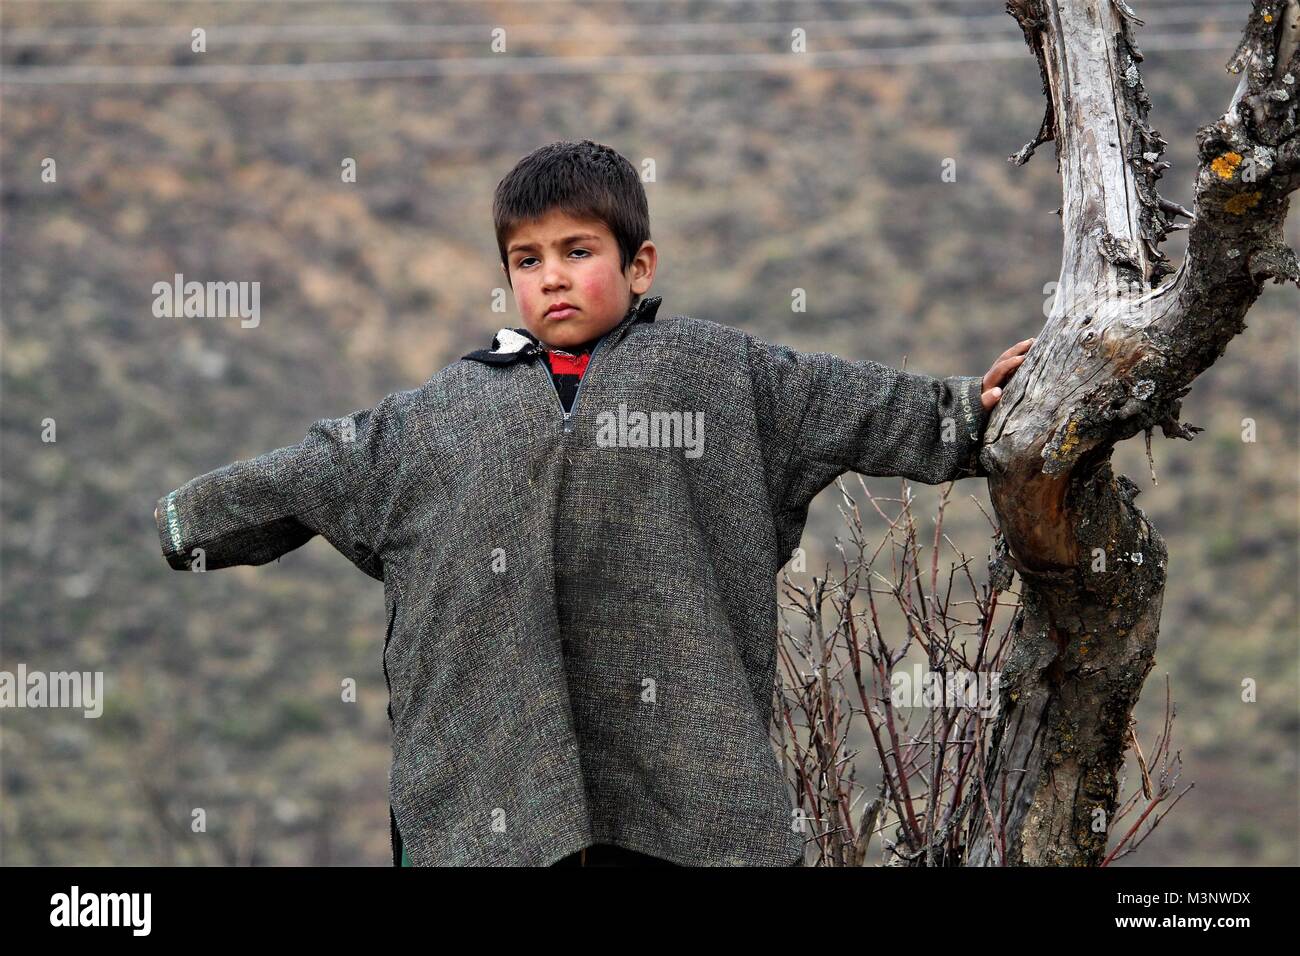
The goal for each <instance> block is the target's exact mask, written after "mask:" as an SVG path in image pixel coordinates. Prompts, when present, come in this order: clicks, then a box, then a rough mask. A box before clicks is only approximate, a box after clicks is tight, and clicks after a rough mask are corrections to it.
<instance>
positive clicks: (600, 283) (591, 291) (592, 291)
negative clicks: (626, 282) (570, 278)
mask: <svg viewBox="0 0 1300 956" xmlns="http://www.w3.org/2000/svg"><path fill="white" fill-rule="evenodd" d="M579 287H580V288H581V289H582V297H583V300H584V301H586V302H591V303H596V302H604V301H605V299H606V298H608V297H609V282H608V281H607V280H606V279H605V278H604V277H603V276H592V277H589V278H588V277H584V278H583V279H582V280H581V282H580V283H579Z"/></svg>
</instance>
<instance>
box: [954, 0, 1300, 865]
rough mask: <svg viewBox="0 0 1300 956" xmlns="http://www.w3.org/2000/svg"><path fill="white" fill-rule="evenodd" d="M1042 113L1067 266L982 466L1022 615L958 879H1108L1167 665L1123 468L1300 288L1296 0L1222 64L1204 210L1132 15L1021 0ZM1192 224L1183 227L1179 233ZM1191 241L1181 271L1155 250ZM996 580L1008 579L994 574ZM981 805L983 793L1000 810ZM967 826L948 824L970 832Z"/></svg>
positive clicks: (1085, 0) (1257, 17)
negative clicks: (1170, 196) (1127, 791)
mask: <svg viewBox="0 0 1300 956" xmlns="http://www.w3.org/2000/svg"><path fill="white" fill-rule="evenodd" d="M1007 10H1008V12H1009V13H1011V14H1012V16H1014V17H1015V18H1016V20H1017V21H1018V22H1019V23H1020V25H1021V28H1022V30H1023V32H1024V35H1025V39H1026V41H1027V42H1028V44H1029V46H1030V48H1031V49H1032V50H1033V51H1034V53H1035V55H1036V56H1037V58H1038V62H1039V66H1040V70H1041V73H1042V77H1043V84H1044V92H1045V94H1046V95H1047V97H1048V100H1049V103H1048V107H1047V112H1046V116H1045V117H1044V120H1043V124H1042V128H1041V129H1040V131H1039V133H1038V135H1037V136H1036V137H1035V139H1034V141H1033V142H1031V143H1029V144H1027V145H1026V146H1025V147H1024V148H1023V149H1022V150H1021V151H1020V152H1019V153H1018V154H1017V155H1016V156H1013V157H1011V160H1012V162H1014V163H1016V164H1017V165H1019V164H1022V163H1024V162H1025V161H1027V160H1028V159H1029V157H1030V156H1031V155H1032V154H1033V152H1034V149H1035V148H1036V147H1037V146H1038V145H1039V144H1040V143H1044V142H1046V141H1048V140H1049V139H1050V140H1054V141H1055V144H1056V155H1057V168H1058V171H1059V172H1060V174H1061V179H1062V191H1063V195H1064V201H1063V203H1062V207H1061V210H1060V212H1061V221H1062V228H1063V232H1064V255H1063V258H1062V264H1061V277H1060V281H1059V283H1058V289H1057V297H1056V302H1055V306H1054V308H1053V310H1052V313H1051V316H1050V318H1049V319H1048V321H1047V323H1046V324H1045V326H1044V327H1043V330H1042V331H1041V332H1039V333H1038V335H1037V337H1036V338H1037V341H1036V342H1035V343H1034V346H1033V347H1032V348H1031V350H1030V352H1029V354H1028V358H1027V359H1026V361H1025V362H1024V364H1023V365H1022V366H1021V367H1020V368H1019V370H1018V371H1017V373H1016V375H1015V376H1014V377H1013V378H1012V379H1011V381H1010V382H1009V383H1008V385H1007V388H1006V392H1005V394H1004V395H1003V397H1002V400H1001V401H1000V402H999V404H998V405H997V406H996V408H995V410H994V413H993V415H992V418H991V419H990V421H989V425H988V431H987V438H986V442H987V444H986V447H985V449H984V451H983V453H982V454H983V459H982V460H983V462H984V465H985V467H986V468H987V469H988V470H989V473H990V477H989V489H990V496H991V499H992V503H993V506H994V509H995V510H996V513H997V517H998V521H999V524H1000V526H1001V531H1002V537H1001V540H1000V545H999V547H1000V554H1001V557H1000V558H998V559H997V561H996V562H995V564H998V563H1005V565H1006V566H1008V567H1009V568H1011V569H1014V570H1015V571H1016V572H1017V573H1019V574H1020V576H1021V580H1022V583H1023V586H1022V588H1021V599H1022V600H1021V609H1020V611H1019V612H1018V614H1017V619H1016V620H1015V622H1014V630H1015V639H1014V645H1013V648H1012V650H1011V653H1010V656H1009V658H1008V663H1007V666H1006V669H1005V671H1004V672H1003V675H1002V683H1001V705H1000V711H999V714H998V717H997V723H996V725H995V727H994V730H993V735H992V738H991V746H990V753H989V759H988V766H987V771H986V774H985V776H984V783H985V786H984V787H983V788H975V789H974V790H973V791H972V793H971V796H970V799H969V800H968V801H967V803H966V806H965V807H963V809H962V812H961V817H962V820H961V821H958V822H959V823H960V825H962V826H963V827H965V828H966V838H965V840H964V841H963V852H962V854H961V859H946V860H943V862H945V863H948V864H964V865H968V866H985V865H1000V864H1030V865H1070V866H1088V865H1097V864H1099V863H1100V862H1102V860H1103V858H1104V856H1105V850H1106V843H1107V836H1108V831H1109V828H1110V826H1109V824H1110V820H1111V818H1112V816H1113V814H1114V812H1115V809H1116V804H1117V798H1118V794H1117V789H1118V785H1117V775H1118V772H1119V771H1120V769H1121V768H1122V766H1123V762H1124V755H1125V752H1126V750H1127V747H1128V739H1129V721H1130V716H1131V713H1132V710H1133V706H1134V704H1135V703H1136V701H1137V698H1138V695H1139V693H1140V692H1141V690H1142V685H1143V682H1144V681H1145V679H1146V676H1147V673H1148V672H1149V671H1150V669H1151V667H1152V664H1153V663H1154V655H1155V646H1156V638H1157V634H1158V632H1159V625H1160V609H1161V602H1162V598H1163V595H1164V583H1165V571H1166V561H1165V558H1166V552H1165V547H1164V544H1163V542H1162V540H1161V538H1160V535H1159V533H1158V532H1157V531H1156V529H1155V528H1153V527H1152V526H1151V524H1150V522H1148V521H1147V519H1146V516H1145V515H1144V514H1143V513H1142V511H1141V509H1139V508H1138V507H1137V506H1136V505H1135V504H1134V498H1135V497H1136V496H1137V493H1138V488H1137V486H1136V485H1135V484H1134V483H1133V482H1132V481H1130V480H1129V479H1128V478H1127V477H1125V476H1123V475H1118V476H1117V475H1115V474H1114V473H1113V472H1112V470H1111V465H1110V458H1111V449H1112V448H1113V447H1114V446H1115V444H1116V443H1117V442H1120V441H1123V440H1125V439H1128V438H1132V437H1134V436H1135V435H1137V434H1138V433H1139V432H1145V438H1146V441H1147V443H1148V448H1149V445H1150V441H1151V433H1152V429H1153V428H1155V427H1156V426H1159V427H1160V429H1161V431H1162V433H1163V434H1164V435H1165V436H1166V437H1178V438H1185V439H1191V438H1192V437H1193V436H1194V434H1195V432H1197V431H1199V430H1200V429H1198V428H1196V427H1195V426H1188V425H1184V424H1180V423H1179V421H1178V416H1179V412H1180V404H1181V402H1180V399H1181V398H1182V396H1184V395H1186V394H1187V392H1188V391H1189V390H1190V387H1191V386H1190V383H1191V382H1192V380H1193V379H1195V378H1196V376H1197V375H1199V374H1200V373H1201V372H1202V371H1204V370H1205V369H1206V368H1208V367H1209V366H1210V365H1211V364H1212V363H1213V362H1214V360H1215V359H1216V358H1218V357H1219V356H1220V355H1222V354H1223V351H1224V349H1225V348H1226V346H1227V344H1228V342H1229V340H1231V339H1232V337H1233V336H1235V335H1237V334H1238V333H1239V332H1241V331H1242V330H1243V329H1244V328H1245V322H1244V321H1243V320H1244V317H1245V315H1246V312H1247V310H1248V309H1249V308H1250V306H1251V305H1252V303H1253V302H1254V301H1255V298H1256V297H1257V296H1258V295H1259V292H1260V290H1261V289H1262V287H1263V284H1264V282H1265V281H1266V280H1267V279H1269V278H1272V279H1273V280H1274V281H1277V282H1282V281H1293V282H1296V283H1297V284H1300V268H1298V266H1297V261H1296V257H1295V255H1294V254H1293V253H1292V251H1291V250H1290V249H1288V248H1287V247H1286V245H1285V244H1284V243H1283V241H1282V238H1281V236H1282V224H1283V222H1284V220H1285V217H1286V212H1287V207H1288V205H1289V195H1290V193H1291V192H1292V191H1293V190H1294V189H1295V188H1296V186H1297V185H1300V132H1298V130H1297V127H1298V121H1300V111H1298V110H1297V102H1298V97H1300V52H1298V44H1297V38H1298V37H1300V0H1255V2H1254V10H1253V12H1252V13H1251V15H1250V18H1249V23H1248V25H1247V27H1246V30H1245V35H1244V37H1243V40H1242V44H1241V45H1240V46H1239V48H1238V50H1237V52H1236V53H1235V54H1234V56H1233V58H1232V60H1231V61H1230V62H1229V64H1228V69H1229V70H1230V71H1231V72H1233V73H1241V81H1240V84H1239V85H1238V87H1237V90H1236V93H1235V94H1234V96H1233V97H1232V99H1231V102H1230V104H1229V106H1228V109H1227V112H1226V113H1225V114H1224V115H1223V116H1222V117H1221V118H1220V119H1218V120H1217V121H1216V122H1214V123H1212V124H1210V125H1208V126H1205V127H1203V128H1202V129H1201V130H1199V132H1198V133H1197V143H1198V146H1199V169H1198V171H1197V181H1196V200H1195V205H1194V209H1193V210H1192V212H1191V213H1189V212H1188V211H1187V210H1185V209H1182V208H1181V207H1178V206H1177V205H1176V204H1174V203H1170V202H1168V201H1166V200H1163V199H1161V198H1160V196H1159V195H1158V194H1157V192H1156V180H1157V179H1158V178H1159V177H1160V175H1161V173H1162V172H1163V170H1164V169H1166V168H1168V166H1169V164H1168V163H1165V162H1161V161H1160V156H1161V153H1162V152H1163V149H1164V146H1165V143H1164V141H1163V140H1162V139H1161V138H1160V136H1159V134H1158V133H1157V132H1156V131H1155V130H1153V129H1152V128H1151V127H1150V126H1149V125H1148V123H1147V112H1148V109H1149V107H1150V103H1149V101H1148V99H1147V97H1146V93H1145V91H1144V90H1143V86H1142V79H1141V74H1140V72H1139V69H1138V64H1139V63H1140V62H1141V60H1142V56H1141V53H1140V52H1139V50H1138V47H1137V43H1136V41H1135V36H1134V28H1135V25H1140V24H1141V21H1140V20H1139V19H1137V17H1136V16H1135V15H1134V13H1133V11H1132V10H1131V9H1130V8H1129V7H1128V6H1127V5H1126V4H1125V3H1124V2H1123V0H1009V2H1008V3H1007ZM1178 216H1183V217H1185V218H1187V219H1189V220H1190V223H1178V224H1175V217H1178ZM1180 228H1186V229H1189V233H1188V252H1187V256H1186V257H1185V259H1184V260H1183V262H1182V264H1181V265H1180V266H1179V267H1178V268H1177V270H1173V269H1172V268H1171V266H1170V265H1169V262H1168V259H1167V258H1166V257H1165V256H1164V255H1163V253H1161V252H1160V251H1159V250H1158V246H1159V244H1160V243H1161V242H1162V241H1163V240H1164V238H1165V236H1166V234H1167V233H1168V232H1169V231H1171V230H1173V229H1180ZM994 570H995V572H997V571H999V570H1000V569H998V568H996V567H995V568H994ZM981 790H983V791H984V792H985V793H987V798H986V797H985V796H983V795H982V793H981ZM958 822H955V823H954V825H957V824H958Z"/></svg>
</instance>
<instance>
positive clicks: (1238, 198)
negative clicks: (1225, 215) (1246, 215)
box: [1223, 191, 1263, 216]
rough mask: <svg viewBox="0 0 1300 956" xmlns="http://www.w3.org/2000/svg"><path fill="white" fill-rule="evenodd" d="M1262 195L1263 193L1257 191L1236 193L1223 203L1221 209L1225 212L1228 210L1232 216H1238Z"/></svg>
mask: <svg viewBox="0 0 1300 956" xmlns="http://www.w3.org/2000/svg"><path fill="white" fill-rule="evenodd" d="M1262 195H1263V193H1261V192H1258V191H1256V192H1253V193H1238V194H1237V195H1235V196H1233V197H1232V198H1231V199H1229V200H1228V201H1227V202H1225V203H1224V204H1223V209H1224V211H1225V212H1230V213H1232V214H1233V215H1234V216H1240V215H1241V214H1242V213H1243V212H1245V211H1246V210H1247V209H1249V208H1250V207H1251V206H1253V205H1255V204H1256V203H1257V202H1259V200H1260V197H1261V196H1262Z"/></svg>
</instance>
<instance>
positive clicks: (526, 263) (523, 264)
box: [516, 249, 591, 269]
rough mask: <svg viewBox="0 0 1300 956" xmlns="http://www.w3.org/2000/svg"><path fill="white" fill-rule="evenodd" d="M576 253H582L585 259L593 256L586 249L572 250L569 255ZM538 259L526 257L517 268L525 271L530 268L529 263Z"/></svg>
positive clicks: (518, 263) (517, 264)
mask: <svg viewBox="0 0 1300 956" xmlns="http://www.w3.org/2000/svg"><path fill="white" fill-rule="evenodd" d="M575 252H581V253H582V255H583V257H584V258H586V257H589V256H590V255H591V253H590V252H588V251H587V250H586V249H572V250H570V251H569V255H573V254H574V253H575ZM536 258H537V257H536V256H524V257H523V258H522V259H520V260H519V262H517V263H516V267H517V268H520V269H525V268H527V267H528V263H530V262H532V261H533V260H534V259H536Z"/></svg>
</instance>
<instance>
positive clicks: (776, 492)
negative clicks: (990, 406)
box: [746, 334, 988, 510]
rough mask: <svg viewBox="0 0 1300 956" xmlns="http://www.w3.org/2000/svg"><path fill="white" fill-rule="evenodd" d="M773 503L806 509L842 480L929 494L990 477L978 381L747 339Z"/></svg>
mask: <svg viewBox="0 0 1300 956" xmlns="http://www.w3.org/2000/svg"><path fill="white" fill-rule="evenodd" d="M746 339H747V347H748V352H749V368H750V376H751V379H752V381H753V385H754V395H755V403H756V412H757V415H758V425H759V429H760V432H761V443H762V446H763V448H764V453H765V455H766V456H767V459H768V461H767V468H768V475H769V482H770V486H771V491H772V496H773V501H774V502H775V503H776V504H777V505H778V506H779V507H781V508H784V509H796V510H797V509H802V508H806V507H807V505H808V503H809V502H810V501H811V500H812V499H813V497H815V496H816V494H817V493H818V492H819V491H821V490H822V489H823V488H825V487H826V486H827V485H829V484H830V483H831V482H832V481H834V480H835V478H837V477H838V476H839V475H841V474H843V473H844V472H846V471H855V472H858V473H860V474H863V475H876V476H886V475H889V476H900V477H903V478H908V479H910V480H912V481H919V482H922V483H924V484H927V485H937V484H942V483H943V482H946V481H952V480H954V479H957V478H966V477H980V476H986V475H987V472H986V471H985V470H984V468H983V466H982V465H981V464H980V462H979V450H980V447H981V444H982V440H983V435H984V427H985V425H986V424H987V421H988V413H987V412H986V411H985V410H984V408H983V405H982V404H981V402H980V392H981V391H982V388H981V382H982V377H981V376H978V375H955V376H951V377H949V378H935V377H933V376H930V375H926V374H924V373H921V372H904V371H901V370H899V369H895V368H890V367H888V366H886V365H881V364H880V363H878V362H872V361H852V360H850V359H846V358H842V357H840V356H837V355H832V354H830V353H827V352H812V353H806V352H798V351H795V350H794V349H791V348H789V347H787V346H784V345H773V344H769V343H766V342H763V341H762V340H761V339H758V338H755V337H754V336H752V335H748V334H747V335H746Z"/></svg>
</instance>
